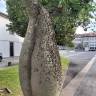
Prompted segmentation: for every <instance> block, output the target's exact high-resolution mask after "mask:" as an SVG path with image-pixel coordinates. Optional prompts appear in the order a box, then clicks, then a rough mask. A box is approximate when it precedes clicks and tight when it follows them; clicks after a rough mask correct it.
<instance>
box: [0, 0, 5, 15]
mask: <svg viewBox="0 0 96 96" xmlns="http://www.w3.org/2000/svg"><path fill="white" fill-rule="evenodd" d="M0 12H3V13H6V2H5V1H4V0H0Z"/></svg>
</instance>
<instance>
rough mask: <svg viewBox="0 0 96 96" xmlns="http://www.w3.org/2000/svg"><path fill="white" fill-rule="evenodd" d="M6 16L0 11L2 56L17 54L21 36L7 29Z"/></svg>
mask: <svg viewBox="0 0 96 96" xmlns="http://www.w3.org/2000/svg"><path fill="white" fill-rule="evenodd" d="M9 23H10V22H9V19H8V16H7V15H5V14H3V13H1V12H0V53H2V55H3V57H14V56H19V55H20V51H21V47H22V43H23V38H22V37H20V36H18V35H16V34H12V33H11V32H9V31H8V30H7V27H6V24H9Z"/></svg>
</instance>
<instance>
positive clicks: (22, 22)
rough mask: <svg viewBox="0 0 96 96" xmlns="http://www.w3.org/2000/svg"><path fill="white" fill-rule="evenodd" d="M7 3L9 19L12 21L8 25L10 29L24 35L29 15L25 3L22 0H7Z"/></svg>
mask: <svg viewBox="0 0 96 96" xmlns="http://www.w3.org/2000/svg"><path fill="white" fill-rule="evenodd" d="M6 3H7V11H8V15H9V20H10V21H11V23H10V24H9V25H7V26H8V28H9V30H10V31H11V32H16V33H17V34H19V35H20V36H23V37H24V36H25V33H26V30H27V26H28V17H27V15H26V11H25V8H24V6H23V4H21V1H20V0H7V1H6Z"/></svg>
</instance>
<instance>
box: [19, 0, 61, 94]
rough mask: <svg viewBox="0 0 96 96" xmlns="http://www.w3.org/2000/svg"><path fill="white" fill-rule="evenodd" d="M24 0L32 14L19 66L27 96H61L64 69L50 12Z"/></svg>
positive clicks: (22, 85) (23, 88)
mask: <svg viewBox="0 0 96 96" xmlns="http://www.w3.org/2000/svg"><path fill="white" fill-rule="evenodd" d="M23 1H24V2H25V4H26V8H27V12H28V15H29V25H28V29H27V34H26V37H25V40H24V43H23V47H22V50H21V55H20V65H19V72H20V82H21V87H22V90H23V93H24V96H59V94H60V90H61V85H62V73H61V71H62V70H61V64H60V57H59V52H58V49H57V46H56V41H55V33H54V30H53V28H52V23H51V20H50V17H49V13H48V11H47V10H46V9H45V8H44V7H43V6H41V5H40V4H39V3H38V1H35V0H23Z"/></svg>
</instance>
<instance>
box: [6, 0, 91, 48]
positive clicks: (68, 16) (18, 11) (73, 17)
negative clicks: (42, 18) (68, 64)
mask: <svg viewBox="0 0 96 96" xmlns="http://www.w3.org/2000/svg"><path fill="white" fill-rule="evenodd" d="M40 1H41V3H42V5H43V6H44V7H45V8H46V9H47V10H48V11H49V13H50V16H51V18H52V21H53V27H54V30H55V33H56V40H57V44H58V45H67V46H70V45H72V43H71V41H72V40H73V37H74V32H75V27H76V25H78V24H81V23H83V24H85V22H87V21H88V19H89V17H90V14H89V12H90V11H92V9H93V7H92V4H91V2H93V0H86V1H85V0H40ZM7 9H8V14H9V19H10V21H11V23H10V24H9V25H8V28H9V30H11V31H12V32H16V33H17V34H19V35H20V36H22V37H24V36H25V34H26V29H27V27H26V26H27V25H28V17H27V14H26V12H25V10H24V9H25V7H24V6H22V5H21V0H7Z"/></svg>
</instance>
